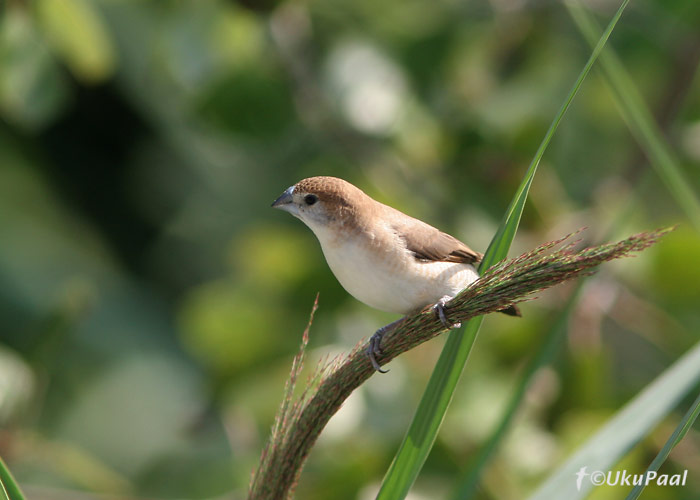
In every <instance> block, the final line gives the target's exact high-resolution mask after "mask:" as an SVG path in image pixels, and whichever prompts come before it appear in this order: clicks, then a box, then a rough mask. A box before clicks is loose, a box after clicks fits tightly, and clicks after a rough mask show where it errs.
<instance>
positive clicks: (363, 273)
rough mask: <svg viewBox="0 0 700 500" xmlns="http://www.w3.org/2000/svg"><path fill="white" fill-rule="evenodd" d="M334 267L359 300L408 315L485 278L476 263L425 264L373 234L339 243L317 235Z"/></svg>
mask: <svg viewBox="0 0 700 500" xmlns="http://www.w3.org/2000/svg"><path fill="white" fill-rule="evenodd" d="M314 232H315V233H316V236H317V237H318V239H319V241H320V242H321V247H322V249H323V253H324V255H325V257H326V261H327V262H328V266H329V267H330V268H331V271H333V274H334V275H335V276H336V278H337V279H338V281H339V282H340V284H341V285H342V286H343V288H345V290H347V291H348V292H349V293H350V294H351V295H352V296H353V297H355V298H356V299H357V300H359V301H361V302H364V303H365V304H367V305H369V306H371V307H374V308H376V309H380V310H382V311H388V312H395V313H400V314H406V313H408V312H410V311H414V310H416V309H420V308H423V307H425V306H427V305H429V304H434V303H435V302H437V301H438V300H439V299H440V298H442V297H444V296H445V295H449V296H454V295H456V294H457V293H458V292H459V291H461V290H462V289H464V288H465V287H466V286H467V285H469V284H470V283H471V282H473V281H474V280H476V279H477V278H478V277H479V275H478V273H477V272H476V269H475V268H474V267H473V266H472V265H470V264H460V263H453V262H420V261H418V260H416V259H415V258H414V257H413V255H412V254H411V253H410V252H408V251H407V250H406V249H405V247H404V246H403V242H402V241H401V240H400V239H399V238H398V237H396V241H392V242H391V244H387V242H386V241H383V242H377V241H375V240H374V238H373V237H372V236H371V235H369V236H367V235H362V237H349V238H344V239H343V240H342V241H339V240H338V238H337V237H334V238H331V237H330V235H328V234H323V231H321V232H320V234H319V232H318V231H314Z"/></svg>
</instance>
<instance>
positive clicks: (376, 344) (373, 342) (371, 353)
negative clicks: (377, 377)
mask: <svg viewBox="0 0 700 500" xmlns="http://www.w3.org/2000/svg"><path fill="white" fill-rule="evenodd" d="M383 335H384V331H383V328H380V329H379V330H377V331H376V332H375V333H374V335H372V336H371V337H370V338H369V346H368V347H367V356H368V357H369V360H370V361H371V362H372V368H374V369H375V370H376V371H378V372H379V373H386V372H388V371H389V370H382V367H381V366H380V365H379V363H378V362H377V358H376V356H379V355H381V354H382V349H381V347H380V346H381V343H382V336H383Z"/></svg>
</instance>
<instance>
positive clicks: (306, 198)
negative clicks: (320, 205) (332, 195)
mask: <svg viewBox="0 0 700 500" xmlns="http://www.w3.org/2000/svg"><path fill="white" fill-rule="evenodd" d="M317 201H318V196H316V195H315V194H307V195H306V196H304V202H305V203H306V204H307V205H313V204H314V203H316V202H317Z"/></svg>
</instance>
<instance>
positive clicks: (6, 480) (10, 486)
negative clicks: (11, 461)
mask: <svg viewBox="0 0 700 500" xmlns="http://www.w3.org/2000/svg"><path fill="white" fill-rule="evenodd" d="M0 500H24V495H23V494H22V491H21V490H20V489H19V486H18V485H17V482H16V481H15V478H14V477H12V474H11V473H10V469H8V468H7V466H6V465H5V462H3V460H2V458H0Z"/></svg>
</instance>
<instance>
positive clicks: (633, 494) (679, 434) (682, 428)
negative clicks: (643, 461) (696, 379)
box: [626, 394, 700, 500]
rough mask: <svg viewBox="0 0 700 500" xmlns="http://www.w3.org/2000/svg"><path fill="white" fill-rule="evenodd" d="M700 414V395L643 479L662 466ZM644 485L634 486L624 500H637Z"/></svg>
mask: <svg viewBox="0 0 700 500" xmlns="http://www.w3.org/2000/svg"><path fill="white" fill-rule="evenodd" d="M699 414H700V394H698V397H697V398H696V399H695V402H694V403H693V405H692V406H691V407H690V409H688V411H687V412H686V414H685V416H684V417H683V419H682V420H681V422H680V423H679V424H678V426H677V427H676V429H675V430H674V431H673V434H671V437H669V438H668V441H666V444H665V445H664V447H663V448H662V449H661V451H660V452H659V453H658V455H656V457H655V458H654V460H653V461H652V462H651V465H649V468H648V469H647V470H646V473H645V474H644V477H648V474H649V472H651V471H654V472H656V471H658V470H659V467H661V464H663V463H664V462H665V461H666V459H667V458H668V456H669V454H670V453H671V450H672V449H673V448H675V447H676V445H677V444H678V443H680V442H681V440H682V439H683V438H684V437H685V435H686V434H688V431H689V430H690V429H691V427H693V424H694V423H695V420H696V419H697V418H698V415H699ZM644 487H645V484H644V482H642V484H638V485H637V486H635V487H634V488H633V489H632V491H630V494H629V495H627V498H626V500H636V499H637V498H639V495H641V494H642V491H643V490H644Z"/></svg>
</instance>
